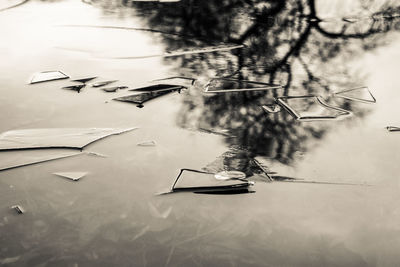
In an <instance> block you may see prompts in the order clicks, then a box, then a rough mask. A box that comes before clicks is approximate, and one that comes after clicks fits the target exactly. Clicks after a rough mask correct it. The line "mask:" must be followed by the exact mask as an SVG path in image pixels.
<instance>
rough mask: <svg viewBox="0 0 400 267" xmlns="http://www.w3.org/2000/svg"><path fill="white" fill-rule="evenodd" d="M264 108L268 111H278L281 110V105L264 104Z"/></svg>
mask: <svg viewBox="0 0 400 267" xmlns="http://www.w3.org/2000/svg"><path fill="white" fill-rule="evenodd" d="M262 109H263V110H264V111H265V112H267V113H277V112H279V111H281V106H279V105H275V104H272V105H263V106H262Z"/></svg>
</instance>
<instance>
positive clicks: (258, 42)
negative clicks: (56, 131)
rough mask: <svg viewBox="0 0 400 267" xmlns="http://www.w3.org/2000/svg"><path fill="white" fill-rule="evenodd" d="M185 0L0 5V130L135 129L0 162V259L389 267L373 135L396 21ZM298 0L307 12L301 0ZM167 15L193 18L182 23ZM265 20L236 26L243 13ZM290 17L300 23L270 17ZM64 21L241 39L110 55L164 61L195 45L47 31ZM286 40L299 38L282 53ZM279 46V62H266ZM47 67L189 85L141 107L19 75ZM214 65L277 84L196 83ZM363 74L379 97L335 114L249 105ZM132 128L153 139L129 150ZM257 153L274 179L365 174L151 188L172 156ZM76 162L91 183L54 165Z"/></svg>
mask: <svg viewBox="0 0 400 267" xmlns="http://www.w3.org/2000/svg"><path fill="white" fill-rule="evenodd" d="M188 2H189V1H180V2H179V3H165V4H156V5H155V6H154V3H135V4H134V5H133V7H134V8H118V6H117V7H116V6H113V5H111V4H110V5H108V3H109V2H107V1H93V5H87V4H85V3H81V2H79V1H61V2H39V1H34V0H32V1H30V2H28V3H26V4H24V5H21V6H19V7H16V8H13V9H9V10H6V11H3V12H1V13H0V25H1V26H0V35H1V36H5V37H6V38H2V42H0V56H1V58H2V60H1V61H0V73H1V76H0V85H1V86H0V91H1V94H0V109H1V112H0V121H1V124H0V132H5V131H10V130H16V129H34V128H88V127H97V128H104V127H110V128H127V127H131V126H132V125H134V126H140V129H138V130H135V131H133V132H128V133H125V134H123V135H116V136H113V137H112V138H106V139H104V140H102V141H101V142H96V143H93V144H92V145H91V147H90V150H91V151H94V152H96V153H98V155H107V157H93V156H90V155H89V154H84V155H81V156H77V157H69V158H64V159H60V160H56V161H51V162H46V163H40V164H35V165H31V166H26V167H22V168H16V169H11V170H7V171H2V172H0V203H1V206H0V232H1V235H0V244H1V246H0V263H1V264H9V265H10V266H13V265H14V266H74V265H75V266H76V265H78V266H132V265H135V266H160V265H170V266H190V265H196V264H197V265H206V266H210V265H213V266H225V265H236V266H244V265H252V266H265V265H268V264H269V265H271V266H279V265H280V266H282V265H286V266H310V265H316V266H329V265H339V266H365V265H378V266H395V265H398V263H399V261H400V259H399V256H398V248H399V246H400V240H399V235H398V232H399V230H400V229H399V228H400V226H399V224H398V221H399V219H400V218H399V217H400V215H399V214H400V213H399V208H398V203H399V200H400V197H399V196H400V192H399V184H398V173H399V171H400V169H399V166H398V161H399V157H400V154H399V153H398V151H400V150H399V149H400V142H399V138H400V136H399V135H398V134H397V132H392V133H390V132H388V131H387V130H386V129H385V127H387V126H398V125H400V117H399V116H398V111H397V109H398V102H399V99H400V93H399V91H398V88H399V81H398V79H397V76H398V73H397V72H398V69H399V62H400V60H399V59H400V52H399V51H400V50H399V45H400V39H399V38H400V37H399V34H398V32H397V31H395V30H391V31H389V32H386V33H383V34H381V33H376V31H375V30H374V31H371V33H370V35H369V36H366V38H361V39H360V38H357V39H352V38H347V37H346V36H337V33H341V32H342V26H343V23H344V22H343V23H342V22H341V23H338V22H337V21H334V22H333V23H331V22H329V21H328V20H326V21H325V22H324V23H321V24H318V26H319V27H320V29H318V27H317V25H314V24H312V22H311V24H310V23H308V22H307V20H302V19H300V16H294V17H293V16H290V15H289V14H290V11H293V10H295V11H296V12H300V11H299V10H298V5H296V3H295V2H290V4H288V5H287V7H286V9H283V10H281V12H280V13H279V14H275V15H272V16H271V19H268V18H269V17H267V19H265V17H264V16H263V13H262V12H263V8H262V5H256V6H254V7H251V6H249V5H248V4H245V3H244V2H245V1H243V3H242V2H241V1H238V2H240V3H241V4H238V5H236V6H232V7H230V8H224V7H223V6H221V5H224V1H201V2H200V1H198V3H197V4H196V5H195V6H193V7H190V6H187V3H188ZM316 2H317V3H316V7H317V10H318V13H319V15H320V16H321V17H323V18H332V17H340V18H341V17H345V16H346V17H349V16H350V15H351V16H354V15H355V14H358V13H360V12H361V13H363V14H362V15H363V17H365V16H367V15H368V14H364V13H365V12H366V11H365V10H364V9H360V7H359V6H357V5H356V4H353V3H352V4H349V6H347V7H346V8H341V5H340V4H337V6H335V4H332V3H331V2H329V4H327V3H326V2H325V4H324V2H321V1H316ZM355 2H357V1H355ZM382 3H383V1H376V2H374V4H371V5H370V6H369V7H370V11H371V12H374V11H375V10H379V9H380V8H381V7H382ZM393 3H394V4H393ZM395 4H396V1H394V2H392V5H395ZM128 5H130V4H128ZM303 6H304V7H305V10H304V12H308V11H307V8H308V6H307V4H305V3H303ZM267 8H268V5H267ZM277 8H278V7H277ZM185 10H186V11H185ZM221 10H224V12H223V14H224V15H220V14H221ZM253 11H254V12H253ZM333 11H335V12H336V13H332V12H333ZM175 12H180V13H179V14H181V15H182V17H186V18H189V17H190V18H191V19H192V21H191V23H186V22H187V21H185V20H184V19H181V16H177V15H176V14H175ZM188 14H191V15H190V16H188ZM202 14H203V15H202ZM204 14H207V16H204ZM258 16H259V17H258ZM274 16H275V17H274ZM263 17H264V20H260V21H259V22H258V25H257V27H254V30H252V31H249V32H248V33H247V37H246V29H248V27H249V26H250V24H251V23H253V22H254V21H257V19H260V18H263ZM367 17H368V16H367ZM228 18H229V19H228ZM285 19H287V20H288V21H286V22H287V23H285ZM292 20H293V21H292ZM376 21H377V22H376V23H375V24H374V25H372V26H371V24H369V23H365V20H363V21H362V23H358V22H357V23H352V24H351V25H348V26H347V27H346V29H345V30H346V32H345V33H344V34H348V35H349V36H350V37H356V36H355V35H354V31H362V32H369V31H368V30H369V29H368V28H367V29H366V28H365V27H367V26H371V27H373V28H374V29H378V30H379V29H383V30H385V29H386V28H385V27H383V26H384V22H382V19H377V20H376ZM394 21H396V20H394ZM275 22H276V23H275ZM291 22H293V23H294V25H296V26H297V27H296V28H292V27H289V26H284V27H283V26H280V25H292V24H291ZM227 23H228V24H227ZM271 23H272V24H271ZM274 23H275V24H274ZM68 24H81V25H111V26H118V27H136V28H157V29H159V30H162V31H164V32H175V31H179V30H182V32H181V33H185V34H187V35H192V36H193V35H195V34H199V35H200V36H195V37H198V39H202V38H205V37H208V38H211V39H213V40H212V41H219V42H224V43H231V42H232V41H235V40H240V41H241V42H243V43H244V44H245V45H246V47H245V48H243V49H235V50H229V51H220V52H213V53H202V54H186V55H183V56H180V57H167V58H162V57H154V58H145V59H132V60H131V59H124V60H118V59H110V58H111V57H117V56H121V57H123V56H141V55H163V54H164V53H168V51H178V50H180V51H183V50H184V48H186V47H193V46H194V45H196V43H194V42H193V41H192V39H179V38H177V37H176V36H175V35H174V36H171V35H163V34H160V33H158V32H149V31H128V30H118V29H102V28H79V27H74V28H71V27H57V25H68ZM210 25H212V27H211V26H210ZM239 26H240V27H239ZM185 27H186V28H185ZM310 27H311V28H310ZM321 27H322V28H321ZM265 31H268V33H269V34H268V35H267V34H263V32H265ZM272 32H274V33H279V34H272ZM329 33H330V34H329ZM273 36H276V38H274V37H273ZM304 36H307V38H306V37H304ZM298 43H299V45H297V46H296V44H298ZM290 45H295V48H296V47H301V50H296V49H294V50H295V51H292V52H290V49H289V48H290ZM61 47H64V48H69V49H60V48H61ZM201 47H205V46H204V45H203V46H199V49H200V48H201ZM288 52H289V56H288V57H287V60H288V61H287V62H286V63H288V64H286V63H282V64H280V62H281V59H282V58H285V57H286V55H287V54H288ZM58 69H60V70H63V71H65V73H68V75H69V76H70V77H73V79H75V78H79V77H92V76H93V77H94V76H98V77H99V78H98V81H104V80H114V79H115V80H119V81H120V82H121V85H126V86H128V87H129V88H139V87H144V84H146V83H147V82H148V81H152V80H156V79H160V78H165V77H178V76H184V77H193V78H196V79H197V81H196V83H195V85H194V86H193V87H192V88H190V89H189V90H188V91H186V92H183V93H181V94H167V95H165V96H162V97H159V98H157V99H155V100H153V101H150V102H148V103H145V107H144V108H143V109H137V108H136V107H135V106H134V105H128V104H124V103H121V102H119V101H110V100H111V99H112V98H116V97H122V96H125V95H126V94H128V92H127V91H124V90H120V91H117V92H116V93H113V94H111V95H110V94H106V93H103V92H102V91H101V90H99V89H97V88H92V87H90V86H86V88H85V89H84V90H82V91H81V93H80V94H77V93H75V92H69V91H68V90H61V89H60V88H62V87H64V86H69V85H71V81H70V80H59V81H51V82H46V83H40V84H36V85H27V84H26V79H27V77H30V76H31V74H33V73H36V72H38V71H44V70H58ZM238 69H240V71H238ZM228 76H229V77H232V79H244V80H251V81H254V80H255V81H260V82H265V83H271V82H272V83H279V84H282V86H283V87H284V88H283V89H279V90H275V91H268V92H243V93H242V92H240V93H237V92H232V93H224V94H218V95H203V94H202V90H203V87H204V85H205V84H206V83H207V81H208V80H210V79H211V78H214V77H228ZM95 81H96V80H93V81H90V83H94V82H95ZM166 83H168V82H167V81H166ZM116 86H117V85H116ZM359 86H368V88H369V89H370V90H371V92H373V96H374V97H375V98H376V100H377V102H376V104H373V105H370V104H368V103H362V102H359V101H353V100H350V99H345V98H335V99H330V100H331V101H334V103H332V104H335V106H339V107H341V108H344V109H346V110H351V111H352V112H353V113H354V116H352V117H350V118H346V119H344V120H340V121H336V120H335V121H323V122H319V121H312V122H298V121H295V119H294V118H293V117H292V116H291V115H290V114H288V113H287V112H284V111H280V112H277V113H266V112H265V111H263V109H262V106H263V105H271V104H274V101H273V100H274V97H279V96H288V95H309V94H313V95H321V96H322V97H324V99H328V98H329V97H330V96H331V95H332V94H333V93H335V92H339V91H341V90H343V89H344V88H355V87H359ZM129 93H132V92H129ZM356 97H357V96H356ZM193 129H198V130H197V131H193ZM215 133H217V134H215ZM218 133H224V134H223V135H221V134H218ZM144 140H156V141H157V145H156V146H154V147H141V146H138V145H137V144H138V143H141V142H143V141H144ZM13 152H15V151H13ZM21 152H26V151H21ZM256 157H261V158H264V159H266V158H267V159H268V162H269V164H270V165H269V166H268V168H269V169H270V171H271V172H274V173H275V174H274V175H275V176H280V177H292V178H303V179H309V180H313V181H320V182H336V183H360V184H364V183H366V184H371V185H374V186H346V185H343V186H333V185H320V184H300V183H293V184H292V183H278V182H276V183H275V182H268V180H265V179H264V180H263V179H262V178H260V179H258V180H257V181H256V184H255V186H253V188H252V189H254V190H255V191H256V193H254V194H238V195H196V194H192V193H188V194H186V193H182V194H169V195H163V196H156V195H155V194H156V193H157V192H160V191H162V190H164V189H168V188H170V186H171V184H172V183H173V182H174V179H175V178H176V177H177V175H178V174H179V170H180V169H181V168H191V169H196V170H200V169H202V168H205V167H207V168H208V169H209V170H213V173H217V172H221V171H224V170H225V171H233V170H235V171H241V172H243V173H245V174H246V175H247V176H250V175H256V174H257V175H261V174H260V173H257V168H256V167H255V166H254V164H253V161H252V159H254V158H256ZM76 170H78V171H85V172H88V173H90V177H89V176H88V177H87V179H86V178H84V179H81V180H80V181H79V182H77V183H74V182H69V181H66V180H65V179H60V178H59V177H57V176H55V175H54V174H53V173H56V172H60V171H62V172H74V171H76ZM89 178H90V179H89ZM13 205H20V206H21V207H23V208H24V210H25V213H24V214H23V215H22V216H20V215H18V214H16V212H15V210H11V209H10V207H11V206H13Z"/></svg>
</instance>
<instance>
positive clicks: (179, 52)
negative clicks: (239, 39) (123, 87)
mask: <svg viewBox="0 0 400 267" xmlns="http://www.w3.org/2000/svg"><path fill="white" fill-rule="evenodd" d="M243 47H244V45H237V44H224V45H216V46H207V47H200V48H192V49H186V50H176V51H171V52H166V53H163V54H155V55H147V56H127V57H114V58H115V59H139V58H150V57H176V56H182V55H191V54H202V53H211V52H219V51H229V50H234V49H239V48H243Z"/></svg>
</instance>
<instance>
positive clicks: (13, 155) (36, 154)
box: [0, 149, 81, 171]
mask: <svg viewBox="0 0 400 267" xmlns="http://www.w3.org/2000/svg"><path fill="white" fill-rule="evenodd" d="M79 154H81V152H77V151H67V150H60V149H56V150H55V149H40V150H29V151H23V152H21V151H3V152H0V171H4V170H9V169H13V168H18V167H23V166H28V165H32V164H37V163H42V162H46V161H51V160H56V159H62V158H68V157H72V156H76V155H79Z"/></svg>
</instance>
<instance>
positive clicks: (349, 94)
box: [333, 86, 376, 103]
mask: <svg viewBox="0 0 400 267" xmlns="http://www.w3.org/2000/svg"><path fill="white" fill-rule="evenodd" d="M333 95H334V96H335V97H341V98H344V99H348V100H353V101H358V102H363V103H376V99H375V97H374V96H373V95H372V93H371V91H370V90H369V89H368V87H366V86H363V87H357V88H352V89H347V90H343V91H340V92H335V93H334V94H333Z"/></svg>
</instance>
